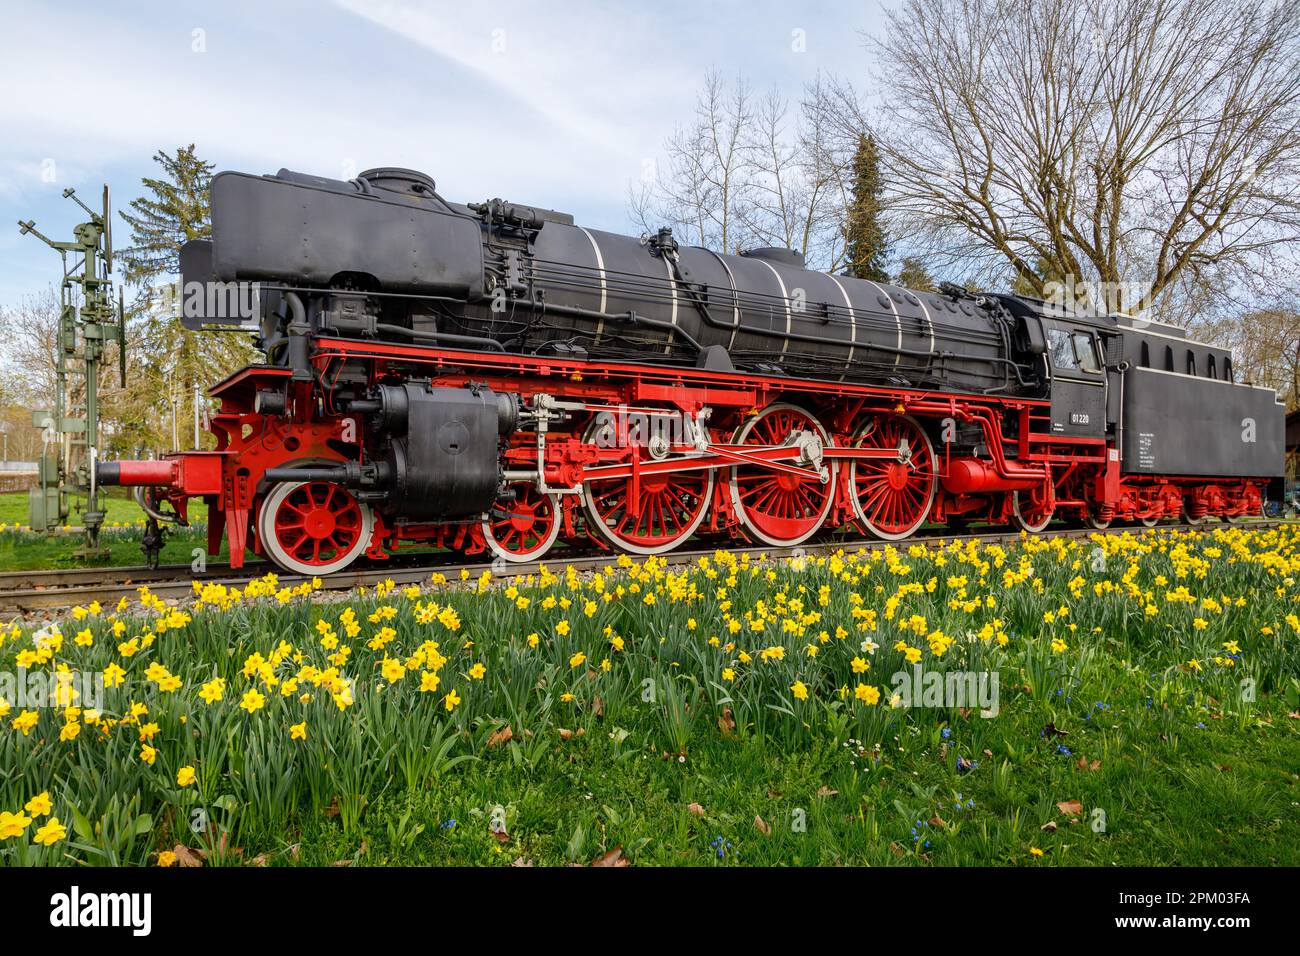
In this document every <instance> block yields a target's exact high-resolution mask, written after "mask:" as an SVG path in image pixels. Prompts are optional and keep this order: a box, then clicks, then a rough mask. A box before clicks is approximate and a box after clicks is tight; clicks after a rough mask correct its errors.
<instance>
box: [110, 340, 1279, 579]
mask: <svg viewBox="0 0 1300 956" xmlns="http://www.w3.org/2000/svg"><path fill="white" fill-rule="evenodd" d="M314 344H315V351H314V353H313V355H312V359H311V361H312V365H313V367H314V369H315V371H316V376H315V380H314V381H295V380H294V379H293V377H292V374H291V372H290V370H289V369H287V368H282V367H272V366H250V367H248V368H245V369H243V370H241V371H239V372H237V373H235V374H234V375H232V376H231V377H229V378H227V379H226V380H225V381H223V382H221V383H220V384H218V385H217V386H215V387H214V388H213V389H212V391H211V394H212V395H213V396H214V397H215V398H217V399H219V400H220V402H221V410H220V412H218V413H217V414H216V415H214V416H213V418H212V421H211V429H212V431H213V432H214V434H215V435H216V437H217V450H216V451H213V452H180V453H175V454H173V455H171V456H169V457H167V458H165V459H163V460H162V461H160V462H136V463H130V462H123V463H122V471H121V476H120V478H121V481H120V483H121V484H131V485H149V486H154V487H155V488H156V489H157V491H156V492H155V503H157V502H158V501H160V500H166V501H168V502H170V503H171V505H172V506H173V508H174V509H175V510H176V511H177V512H178V514H179V515H180V516H181V517H182V518H184V517H185V512H186V503H187V501H188V499H189V498H193V497H201V498H203V499H204V500H205V501H206V502H207V504H208V513H209V524H208V549H209V551H210V552H212V553H216V552H217V551H219V549H220V545H221V539H222V536H223V534H224V535H225V536H226V537H227V538H228V540H229V546H230V564H231V566H232V567H233V568H239V567H242V565H243V563H244V560H245V556H246V554H247V552H248V550H249V549H250V548H251V549H252V550H253V551H255V552H257V553H260V554H263V555H267V556H269V557H271V558H272V559H274V560H276V561H277V563H279V564H280V565H281V566H283V567H286V568H288V569H290V570H295V571H302V572H319V573H329V572H331V571H335V570H340V569H341V568H342V567H343V566H346V564H348V563H350V562H351V561H352V560H353V559H354V558H356V557H357V556H359V555H360V554H362V553H364V554H365V555H366V556H368V557H371V558H383V557H385V556H387V555H390V554H392V553H394V552H396V551H399V550H401V549H403V548H408V547H412V546H417V547H429V546H437V547H445V548H451V549H455V550H460V551H462V552H464V553H466V554H481V553H483V552H485V551H491V552H492V553H493V554H495V555H496V556H498V557H501V558H504V559H506V560H511V561H524V560H530V559H534V558H538V557H541V556H542V555H543V554H545V553H546V551H547V550H548V549H549V548H550V547H551V545H552V544H554V543H555V542H556V541H557V540H561V539H563V540H565V541H568V542H571V543H576V542H585V541H592V540H594V541H595V542H597V543H598V544H600V545H601V546H604V547H607V548H610V549H612V550H625V551H630V552H633V553H638V554H653V553H659V552H662V551H667V550H669V549H671V548H673V547H677V546H679V545H681V544H682V543H684V542H685V541H686V540H688V539H690V538H692V537H700V536H702V537H705V538H713V539H730V538H740V539H743V540H746V541H751V542H756V543H762V544H770V545H777V546H780V545H796V544H800V543H802V542H804V541H807V540H809V539H810V538H812V537H813V536H814V535H817V534H819V533H826V532H831V531H836V530H845V529H847V530H853V531H857V532H860V533H866V534H870V535H872V536H875V537H883V538H888V539H897V540H901V539H903V538H906V537H908V536H909V535H911V534H912V533H914V532H915V531H916V530H918V529H919V528H920V527H921V526H923V525H924V524H926V523H927V522H939V523H947V524H949V525H951V526H953V527H961V526H963V525H964V524H965V523H966V522H967V521H969V520H977V521H991V522H995V523H1005V522H1009V523H1012V524H1013V525H1016V526H1018V527H1020V528H1022V529H1024V530H1027V531H1039V530H1042V529H1043V528H1045V527H1046V526H1047V524H1048V523H1049V522H1050V521H1051V520H1052V519H1053V518H1054V517H1063V518H1067V519H1072V520H1080V521H1086V522H1088V523H1090V524H1091V525H1092V526H1093V527H1096V528H1103V527H1105V526H1106V525H1108V524H1109V523H1110V522H1111V521H1112V520H1136V521H1141V522H1142V523H1144V524H1147V525H1153V524H1155V523H1156V522H1158V521H1160V520H1161V519H1164V518H1178V517H1180V516H1181V517H1183V518H1184V519H1185V520H1188V521H1190V522H1193V523H1194V522H1199V521H1200V520H1203V519H1204V518H1205V517H1207V516H1211V515H1213V516H1218V517H1221V518H1224V519H1225V520H1233V519H1236V518H1239V517H1241V516H1244V515H1247V514H1257V513H1259V510H1260V508H1261V506H1262V502H1263V498H1264V494H1265V487H1266V484H1267V482H1266V481H1265V480H1263V479H1248V478H1247V479H1243V478H1225V479H1221V480H1218V479H1213V478H1202V477H1198V478H1194V479H1193V478H1185V479H1183V478H1176V477H1155V476H1148V475H1141V476H1137V475H1124V474H1122V473H1121V470H1120V462H1119V454H1118V452H1117V450H1116V449H1115V448H1114V446H1113V445H1112V444H1110V443H1108V442H1107V441H1106V440H1105V439H1101V438H1066V437H1062V436H1056V435H1051V434H1049V433H1047V432H1046V431H1045V430H1044V429H1045V428H1046V427H1048V426H1047V422H1048V421H1049V420H1050V414H1049V412H1050V402H1048V401H1046V400H1035V399H1025V398H1018V397H1015V398H1009V397H1005V396H986V395H972V394H960V393H937V392H927V391H920V390H916V389H908V388H892V387H880V386H871V385H859V384H853V383H845V382H831V381H822V380H798V379H790V378H786V377H781V376H765V375H755V374H750V373H738V372H716V371H707V370H702V369H695V368H684V367H677V366H658V365H642V364H635V363H608V364H601V363H597V362H586V361H578V360H567V359H562V358H553V357H537V356H524V355H513V354H501V353H490V352H478V351H461V350H454V349H443V348H429V347H421V346H409V345H400V344H388V343H379V342H373V341H360V340H356V339H346V338H326V337H321V338H317V339H315V340H314ZM344 362H348V363H349V364H350V366H351V367H355V366H356V363H357V362H361V363H362V364H363V365H364V367H366V368H367V370H368V376H369V382H370V384H377V383H380V382H384V381H401V380H409V379H411V378H413V377H414V378H427V379H429V381H430V385H431V387H439V386H445V387H454V388H465V387H467V386H469V385H471V384H474V383H477V384H480V385H484V386H486V387H487V388H490V389H492V390H493V391H497V392H503V393H513V394H517V395H519V396H520V398H521V399H522V402H523V405H524V407H525V408H527V409H528V410H529V411H530V413H531V414H532V415H533V416H534V420H535V428H534V429H521V430H519V431H517V432H516V433H515V434H514V435H513V437H512V438H510V439H509V440H508V443H507V445H506V446H505V447H504V448H503V450H502V462H503V471H504V477H505V481H506V483H507V484H508V486H509V488H510V490H511V492H512V494H511V495H509V496H507V498H506V499H504V500H503V501H502V502H501V503H500V505H499V507H498V508H496V509H494V510H493V512H492V513H490V514H488V515H486V516H483V517H482V518H476V519H469V520H464V519H462V520H458V521H448V522H443V523H410V522H404V521H402V520H401V519H400V518H396V519H394V518H392V517H387V518H386V517H385V516H383V515H382V514H379V513H378V512H377V511H374V510H372V509H371V508H370V507H369V506H368V505H366V504H365V503H364V502H361V501H359V500H358V497H357V496H355V495H354V494H353V493H352V492H350V491H349V490H347V489H345V488H342V487H340V486H333V485H328V484H327V483H321V482H303V483H300V484H299V485H295V486H288V485H278V486H275V487H274V488H273V487H271V486H268V484H267V483H266V482H265V481H264V475H265V472H266V470H267V469H269V468H281V467H285V466H300V465H304V464H305V465H312V464H322V463H323V464H337V463H343V462H346V461H349V460H353V461H355V460H356V458H357V456H358V455H359V453H360V451H359V450H360V446H361V442H362V438H363V435H362V433H361V430H362V429H364V428H365V423H364V420H363V419H362V418H361V417H360V416H355V415H350V414H347V413H340V412H336V411H335V410H334V408H333V402H332V398H333V389H332V385H331V381H332V379H331V376H332V375H334V374H335V373H336V371H337V369H338V368H341V367H342V364H343V363H344ZM267 389H270V390H281V389H285V390H287V394H288V399H289V401H288V409H289V411H288V413H286V414H285V415H284V416H282V417H281V416H269V415H263V414H260V413H259V412H258V411H256V410H255V398H256V396H257V393H258V391H259V390H267ZM637 416H640V417H641V419H645V418H649V419H652V420H658V419H661V418H662V419H671V420H672V421H674V422H676V423H678V424H680V426H681V428H680V429H679V432H680V433H679V434H676V435H670V436H669V437H667V438H660V437H658V436H657V435H652V436H651V437H650V439H649V440H647V439H646V438H645V437H644V436H633V435H631V434H630V431H631V430H630V429H628V428H627V427H626V423H627V422H629V421H630V420H641V419H637ZM960 427H964V428H967V429H971V428H974V429H978V430H979V433H980V434H981V435H982V442H981V447H980V450H979V452H980V453H979V455H978V457H976V456H973V455H969V454H962V455H956V454H953V453H951V447H952V440H951V439H948V440H943V438H942V436H943V435H944V434H945V430H951V429H956V428H960ZM652 431H653V430H652ZM934 434H938V435H940V436H941V440H940V442H939V446H938V448H936V447H935V443H934V442H933V440H932V438H931V437H930V436H931V435H934ZM268 508H269V509H272V510H273V511H274V513H272V512H271V511H268ZM271 539H274V540H271Z"/></svg>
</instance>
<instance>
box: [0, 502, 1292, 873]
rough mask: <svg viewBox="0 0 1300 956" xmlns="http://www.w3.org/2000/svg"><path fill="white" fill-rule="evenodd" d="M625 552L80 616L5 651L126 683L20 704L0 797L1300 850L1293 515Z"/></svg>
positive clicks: (484, 820)
mask: <svg viewBox="0 0 1300 956" xmlns="http://www.w3.org/2000/svg"><path fill="white" fill-rule="evenodd" d="M622 564H623V567H622V568H621V569H620V568H611V569H609V570H608V571H607V572H605V573H602V574H599V575H594V576H591V575H580V574H576V573H575V574H572V575H566V574H561V575H560V576H559V577H555V576H542V577H534V578H531V579H526V580H520V581H518V582H514V583H511V582H508V581H492V580H490V579H483V580H481V581H479V582H475V581H466V582H464V583H456V582H450V583H445V582H439V581H436V580H435V581H434V582H433V583H432V584H431V586H430V587H428V588H426V589H424V590H423V591H421V592H419V593H415V592H412V593H410V594H407V593H405V592H399V591H392V592H391V593H380V594H377V593H374V592H371V593H369V594H356V595H352V596H349V597H348V598H347V599H345V600H343V601H340V602H333V603H331V602H325V603H322V602H321V601H320V599H319V598H320V596H319V595H317V596H311V595H309V594H308V593H307V590H308V589H301V590H300V591H299V592H297V593H293V592H290V591H287V590H285V589H282V588H279V586H278V585H277V584H276V583H274V582H270V581H262V582H258V583H255V584H253V585H251V586H250V587H249V588H248V589H246V591H245V592H244V593H242V594H238V595H235V594H233V593H231V592H228V591H224V590H223V589H221V588H219V587H216V586H213V587H210V588H209V589H208V590H207V591H206V592H205V595H204V599H203V605H202V606H200V607H198V608H196V609H194V610H193V611H192V615H190V614H182V613H180V612H178V611H176V610H172V609H167V608H163V607H160V606H156V605H154V604H153V603H152V602H148V601H146V607H143V608H131V609H130V610H129V611H128V612H126V613H124V614H123V615H122V616H121V632H122V633H121V634H118V635H114V634H112V633H110V629H111V628H112V627H113V625H114V623H115V619H114V617H113V616H112V615H111V614H109V613H108V612H107V611H105V612H103V613H101V614H99V615H97V616H96V615H89V616H85V617H84V619H82V620H76V621H69V622H67V623H66V624H65V625H64V626H63V627H62V628H61V632H62V640H61V641H60V640H58V639H55V644H57V645H58V647H57V650H55V651H53V652H52V653H51V654H47V655H46V658H45V660H44V661H42V660H40V659H38V656H34V655H35V647H36V637H35V636H34V635H33V634H32V633H31V631H30V630H29V629H27V628H24V627H18V628H16V629H12V630H10V631H9V632H7V633H8V636H7V638H6V639H5V641H4V642H3V649H0V654H3V655H4V656H6V657H9V658H10V659H12V660H13V661H14V662H15V663H23V662H24V661H25V662H26V663H27V665H28V666H31V667H33V668H35V669H37V670H40V669H42V668H48V667H53V666H55V665H56V664H58V663H66V664H67V666H69V667H71V668H72V669H73V670H74V671H82V672H92V673H94V672H100V671H102V670H104V669H105V668H106V667H108V666H109V665H110V664H111V665H114V666H116V667H121V668H122V671H123V684H122V686H120V687H116V688H112V689H109V690H108V691H107V694H106V698H105V701H104V704H103V714H102V715H100V718H99V723H94V724H92V723H88V722H86V717H85V715H84V714H72V715H71V716H69V715H68V714H66V713H63V712H61V711H59V710H57V709H48V708H47V709H45V710H41V711H39V712H36V711H33V712H32V719H33V720H34V721H35V723H34V726H31V727H29V728H28V733H27V734H23V733H22V732H21V728H19V727H14V726H13V724H12V721H13V720H14V719H15V718H16V717H17V716H18V715H19V713H20V710H19V707H17V706H15V707H14V708H13V709H11V711H10V712H9V713H8V714H7V715H5V716H4V719H3V723H0V736H2V737H3V738H4V742H3V745H2V746H0V812H9V813H15V812H17V811H18V810H19V809H20V808H21V807H23V805H24V804H25V803H26V802H27V801H29V800H30V799H31V798H32V797H33V796H35V795H37V794H39V793H41V792H43V791H45V792H48V793H49V795H50V799H51V801H52V803H53V810H54V814H55V815H57V816H58V817H59V818H60V820H61V821H63V822H65V823H67V822H69V821H77V822H78V825H77V826H75V827H74V826H72V825H69V826H68V836H67V837H66V838H65V839H64V840H61V841H58V842H56V843H55V844H54V845H53V846H51V847H49V848H45V847H40V846H37V845H35V844H33V843H32V842H31V836H32V833H33V832H34V831H35V830H36V829H37V827H38V826H41V825H43V823H44V822H45V818H38V819H36V820H34V821H33V822H32V823H31V825H30V826H29V828H28V829H27V830H26V831H25V833H24V834H23V835H21V836H18V837H15V838H11V839H9V840H3V841H0V861H7V862H11V863H29V864H30V863H45V864H76V863H84V862H115V863H132V864H148V863H151V862H154V861H155V860H157V858H158V854H159V853H160V852H162V851H166V850H171V849H172V848H174V847H176V846H177V845H178V844H179V845H183V846H186V847H189V848H191V849H199V850H203V851H204V852H205V853H206V854H207V859H208V862H209V863H228V864H239V863H243V862H248V861H250V860H253V859H258V860H259V861H262V862H266V863H269V864H271V865H293V864H310V865H323V864H333V863H336V862H339V861H352V862H356V863H358V864H362V865H389V864H393V865H397V864H470V865H508V864H511V863H516V862H519V863H532V864H535V865H562V864H565V863H570V862H573V863H590V862H591V861H593V860H595V859H597V858H599V857H601V856H603V855H605V854H607V853H609V852H611V851H612V850H613V849H614V848H616V847H618V848H620V852H621V854H622V857H623V858H624V859H626V860H628V861H630V862H631V863H632V864H634V865H700V866H716V865H834V864H870V865H897V866H949V865H1032V866H1052V865H1089V866H1110V865H1124V866H1132V865H1149V866H1168V865H1176V866H1189V865H1292V866H1294V865H1297V864H1300V813H1298V812H1297V800H1298V797H1300V790H1298V787H1300V777H1298V776H1297V770H1298V769H1300V717H1297V716H1295V715H1296V714H1297V713H1300V651H1298V650H1297V640H1298V639H1300V617H1298V616H1297V614H1296V610H1297V608H1296V593H1297V584H1296V575H1297V572H1298V571H1300V529H1296V528H1291V527H1287V528H1282V529H1277V530H1271V531H1255V530H1247V529H1217V530H1214V531H1211V532H1196V533H1181V534H1172V535H1155V534H1146V535H1140V536H1133V535H1127V536H1111V537H1107V538H1104V539H1102V538H1098V539H1094V541H1081V540H1070V541H1066V540H1064V539H1054V540H1051V541H1043V540H1032V539H1031V540H1029V541H1027V542H1025V543H1024V544H1022V545H1019V546H1011V547H1007V548H1002V547H998V546H994V545H989V546H981V545H974V544H971V545H960V546H958V545H953V546H944V547H938V546H931V547H929V548H926V547H924V546H913V547H911V548H908V549H906V550H903V551H894V552H891V553H889V554H887V555H884V556H881V557H872V556H868V555H863V556H857V555H845V556H837V557H830V558H814V559H800V560H795V561H791V562H782V563H780V564H775V565H774V564H772V563H771V562H765V561H762V560H761V559H754V560H750V559H748V558H747V557H742V558H739V559H737V558H734V557H728V556H723V555H719V556H716V557H715V558H714V559H712V560H710V561H705V562H700V563H697V564H696V565H693V566H691V567H690V568H687V569H683V570H681V571H669V570H666V569H664V568H663V567H661V566H657V565H655V564H654V563H642V564H637V563H633V562H630V561H626V560H624V561H623V562H622ZM648 598H652V599H653V600H649V601H648ZM524 601H526V602H527V604H526V606H522V607H521V606H520V604H521V603H522V602H524ZM565 602H568V606H567V607H566V606H564V604H565ZM1063 609H1064V611H1063ZM349 615H354V616H352V617H350V616H349ZM83 629H84V631H83ZM350 632H351V633H350ZM0 633H5V632H0ZM78 634H81V635H82V636H83V637H84V638H85V640H84V641H83V642H82V643H80V644H79V643H77V641H76V640H74V638H75V637H76V636H77V635H78ZM151 635H152V637H151ZM532 637H535V640H533V639H530V638H532ZM714 638H716V640H714ZM616 639H617V640H616ZM949 639H951V643H948V641H949ZM46 640H47V641H48V637H47V639H46ZM336 640H337V641H338V643H337V644H336V643H335V641H336ZM131 642H133V643H131ZM431 642H436V643H431ZM620 642H621V646H619V645H620ZM733 642H734V644H733ZM863 642H867V643H868V644H870V645H874V646H873V647H870V648H864V647H862V646H861V645H862V643H863ZM899 643H901V644H902V645H903V647H902V648H900V647H897V646H896V645H897V644H899ZM124 645H125V646H124ZM340 646H347V647H349V648H350V649H351V650H350V654H349V655H348V656H347V659H346V661H345V662H343V663H342V664H341V666H340V668H339V669H338V670H337V671H333V672H330V671H327V670H326V668H329V667H331V666H339V662H340V661H341V660H342V659H341V658H338V659H335V660H334V661H331V660H330V657H331V656H332V655H337V654H339V653H341V651H340ZM778 647H779V648H781V649H782V651H781V653H776V652H775V648H778ZM809 647H813V648H816V649H817V653H816V654H815V656H814V655H810V654H809V653H808V648H809ZM907 648H911V649H915V650H916V652H917V653H918V654H919V655H920V659H921V664H922V666H923V667H925V668H926V669H927V670H928V671H931V672H933V671H949V672H951V671H972V672H980V671H984V670H996V672H997V674H998V675H999V680H1000V683H999V691H1000V693H999V699H998V712H997V714H996V716H991V717H987V718H985V717H983V716H981V714H980V712H979V711H978V710H966V709H963V708H960V707H956V706H945V707H929V708H927V707H915V708H908V707H891V706H889V695H890V694H891V693H892V687H891V684H892V675H894V674H896V673H900V672H901V673H903V674H910V673H911V671H910V665H908V664H907V663H906V662H905V649H907ZM763 652H766V653H763ZM579 655H581V656H579ZM855 659H856V660H857V661H861V662H862V663H866V664H869V665H870V667H869V668H867V669H866V670H865V672H863V671H861V668H860V667H855ZM605 661H608V662H609V664H608V666H604V662H605ZM480 664H481V665H483V668H484V670H483V671H482V672H481V674H479V673H478V672H477V668H476V665H480ZM399 665H400V666H399ZM729 672H730V678H729V677H728V673H729ZM435 674H436V675H437V676H438V678H439V684H438V687H437V688H436V689H434V690H433V691H432V692H426V691H424V690H422V689H421V688H422V686H423V682H424V681H426V680H428V679H429V678H430V677H432V676H433V675H435ZM172 676H174V678H176V679H177V680H178V682H179V685H180V686H179V687H177V688H175V689H173V690H170V691H167V690H164V689H163V686H162V683H161V682H162V681H166V680H168V679H169V677H172ZM217 677H219V678H221V679H222V680H224V681H225V682H226V686H225V687H224V688H223V689H222V694H221V699H220V700H219V701H217V702H214V703H208V702H205V701H204V700H201V699H200V695H199V691H200V689H201V688H202V687H203V686H204V685H205V684H207V683H208V682H209V681H211V680H213V679H214V678H217ZM286 682H289V686H288V689H287V692H286ZM859 684H862V685H863V686H864V687H865V686H867V685H870V686H871V687H874V688H877V689H879V690H880V691H881V693H882V696H881V699H880V700H879V702H877V703H874V704H872V703H867V702H859V701H858V700H857V695H856V693H855V688H856V687H857V685H859ZM796 688H805V689H806V690H807V695H806V699H801V694H800V693H799V692H798V691H797V690H796ZM453 691H454V692H455V694H456V697H455V698H451V697H449V694H450V692H453ZM259 695H260V698H261V699H260V700H259V699H258V697H259ZM868 696H869V695H868ZM241 701H242V702H244V703H245V704H246V705H249V706H250V707H251V712H250V709H249V707H241V706H240V704H241ZM133 702H138V703H140V704H143V705H144V706H145V707H146V708H147V713H146V714H142V715H140V716H138V717H136V718H132V717H130V716H128V711H129V710H130V707H131V705H132V703H133ZM78 722H80V723H81V726H80V727H79V733H78V734H77V736H76V737H75V738H74V739H71V740H61V739H60V731H61V729H64V730H66V727H67V726H68V724H69V723H78ZM299 724H301V725H302V726H303V727H304V728H305V730H306V739H305V740H295V739H292V736H291V733H290V728H291V727H293V726H297V725H299ZM149 725H155V726H152V727H150V726H149ZM507 726H508V727H509V728H510V731H511V735H510V736H511V739H509V740H507V741H502V739H501V738H502V736H503V734H502V731H503V729H504V728H505V727H507ZM1059 732H1063V735H1061V734H1060V733H1059ZM142 735H143V736H145V737H147V738H148V740H149V743H150V745H151V746H152V747H154V748H156V752H153V753H148V752H146V751H144V750H142V747H143V744H142V740H141V738H142ZM1067 751H1068V752H1067ZM146 754H147V755H148V756H149V757H150V758H151V762H150V761H147V760H145V759H142V757H143V756H145V755H146ZM183 767H192V768H194V770H195V772H196V774H197V779H196V782H195V783H193V784H189V785H184V786H182V785H178V782H177V772H178V771H179V770H180V769H181V768H183ZM1062 804H1064V805H1065V806H1064V808H1063V807H1062V806H1061V805H1062ZM693 805H694V806H693ZM1076 805H1077V806H1076ZM196 814H197V817H196ZM196 818H197V819H200V820H202V821H204V822H205V823H206V824H207V828H206V829H204V828H203V827H202V826H200V827H199V831H200V832H199V833H197V834H196V832H195V831H194V830H193V828H192V826H191V824H192V822H193V821H194V820H195V819H196ZM760 820H761V822H759V821H760ZM451 821H454V824H453V823H452V822H451ZM0 825H2V823H0ZM719 848H721V854H720V853H719ZM1035 851H1041V855H1039V854H1038V853H1036V852H1035Z"/></svg>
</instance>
